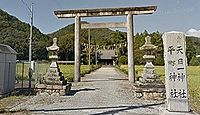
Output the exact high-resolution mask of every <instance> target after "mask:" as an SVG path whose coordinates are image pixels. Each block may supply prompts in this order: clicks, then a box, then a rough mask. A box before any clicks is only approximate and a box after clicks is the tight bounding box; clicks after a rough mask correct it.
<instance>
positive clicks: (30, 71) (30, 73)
mask: <svg viewBox="0 0 200 115" xmlns="http://www.w3.org/2000/svg"><path fill="white" fill-rule="evenodd" d="M29 10H30V12H31V17H30V38H29V60H28V61H29V85H28V87H29V88H31V81H32V73H33V70H32V68H31V60H32V58H31V57H32V37H33V33H32V32H33V3H32V4H31V9H30V8H29Z"/></svg>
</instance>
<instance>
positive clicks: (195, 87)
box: [119, 65, 200, 113]
mask: <svg viewBox="0 0 200 115" xmlns="http://www.w3.org/2000/svg"><path fill="white" fill-rule="evenodd" d="M119 68H120V70H122V71H123V72H124V73H128V66H127V65H121V66H120V67H119ZM135 69H136V70H135V71H136V73H138V75H141V73H142V71H143V66H136V68H135ZM155 71H156V73H157V74H158V75H159V76H160V78H161V80H162V81H163V83H165V69H164V66H155ZM199 71H200V66H189V67H188V73H187V74H188V81H189V83H188V86H189V96H190V97H189V101H190V105H191V107H192V108H193V109H194V110H195V111H197V112H198V113H200V87H199V85H200V72H199Z"/></svg>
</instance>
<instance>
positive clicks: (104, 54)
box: [98, 50, 115, 59]
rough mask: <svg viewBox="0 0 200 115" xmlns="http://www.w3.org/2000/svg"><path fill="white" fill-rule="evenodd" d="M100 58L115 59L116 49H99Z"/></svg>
mask: <svg viewBox="0 0 200 115" xmlns="http://www.w3.org/2000/svg"><path fill="white" fill-rule="evenodd" d="M98 56H99V59H114V57H115V50H98Z"/></svg>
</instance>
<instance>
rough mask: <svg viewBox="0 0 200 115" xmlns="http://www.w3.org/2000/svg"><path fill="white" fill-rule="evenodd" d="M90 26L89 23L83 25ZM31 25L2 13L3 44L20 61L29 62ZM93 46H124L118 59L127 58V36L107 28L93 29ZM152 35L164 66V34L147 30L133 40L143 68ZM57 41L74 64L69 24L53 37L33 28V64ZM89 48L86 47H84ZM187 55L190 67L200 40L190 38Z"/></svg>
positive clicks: (137, 61) (83, 39)
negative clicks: (145, 46)
mask: <svg viewBox="0 0 200 115" xmlns="http://www.w3.org/2000/svg"><path fill="white" fill-rule="evenodd" d="M82 23H87V22H82ZM29 27H30V26H29V24H26V23H24V22H21V21H20V20H18V19H17V18H15V17H14V16H11V15H9V14H7V13H6V12H4V11H2V10H0V33H1V34H0V43H2V44H7V45H10V46H11V47H12V48H14V49H15V50H16V51H17V53H18V54H17V59H19V60H22V59H23V60H28V52H29V50H28V49H29ZM90 33H91V34H90V38H91V45H93V46H94V45H98V46H100V47H101V46H105V45H113V44H124V45H122V47H120V48H119V49H118V50H119V51H118V57H121V56H127V46H126V45H127V43H126V41H127V36H126V32H120V31H113V30H110V29H108V28H101V29H90ZM80 35H81V38H80V41H81V44H83V43H84V44H88V29H81V32H80ZM147 35H149V36H151V37H152V39H151V41H152V44H154V45H156V46H158V48H157V51H156V54H155V55H156V59H155V61H154V64H155V65H164V61H163V57H164V56H163V42H162V38H161V36H162V33H160V32H158V31H157V32H153V33H148V32H147V31H146V30H145V31H144V32H142V33H136V35H135V36H134V37H133V39H134V62H135V64H137V65H141V64H144V59H143V58H142V56H143V55H144V52H142V51H141V50H140V49H139V48H140V47H141V46H142V45H143V44H144V42H145V40H144V38H145V37H146V36H147ZM54 37H57V38H58V46H59V47H60V51H59V54H58V55H59V58H60V60H69V61H70V60H74V24H70V25H68V26H66V27H64V28H62V29H60V30H58V31H56V32H54V33H51V34H48V35H44V34H42V33H41V32H40V31H39V30H38V29H37V28H35V27H33V42H32V52H33V53H32V57H33V60H43V59H47V53H48V52H47V51H46V47H47V46H50V45H51V44H52V38H54ZM84 47H86V46H84ZM186 47H187V48H186V55H187V60H188V64H189V62H190V60H191V59H192V57H193V56H195V55H196V54H200V39H199V38H195V37H187V39H186ZM83 50H84V48H82V49H81V51H82V53H81V58H82V63H83V64H87V63H88V55H89V51H88V50H84V51H83ZM91 63H93V64H94V63H95V48H93V49H92V51H91Z"/></svg>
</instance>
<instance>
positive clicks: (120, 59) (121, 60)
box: [119, 56, 128, 65]
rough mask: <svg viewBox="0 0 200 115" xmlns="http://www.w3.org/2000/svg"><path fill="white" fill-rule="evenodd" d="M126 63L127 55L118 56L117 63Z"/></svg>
mask: <svg viewBox="0 0 200 115" xmlns="http://www.w3.org/2000/svg"><path fill="white" fill-rule="evenodd" d="M127 63H128V57H127V56H120V57H119V64H120V65H124V64H127Z"/></svg>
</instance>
